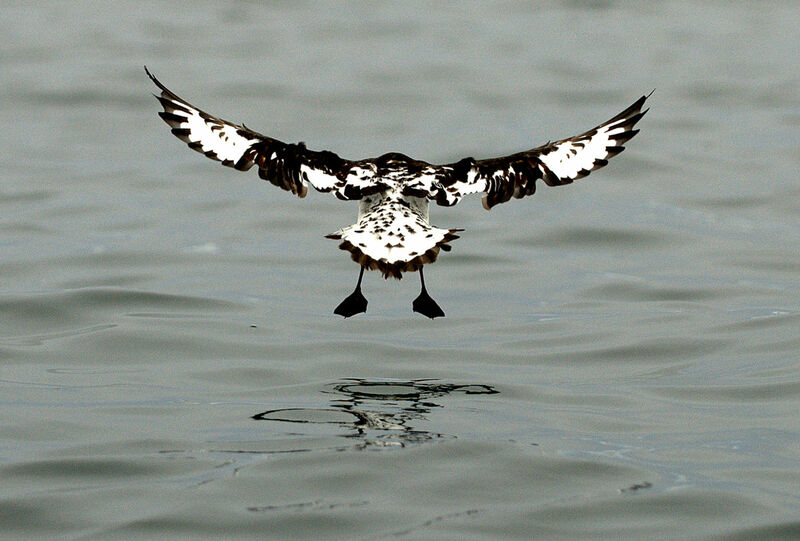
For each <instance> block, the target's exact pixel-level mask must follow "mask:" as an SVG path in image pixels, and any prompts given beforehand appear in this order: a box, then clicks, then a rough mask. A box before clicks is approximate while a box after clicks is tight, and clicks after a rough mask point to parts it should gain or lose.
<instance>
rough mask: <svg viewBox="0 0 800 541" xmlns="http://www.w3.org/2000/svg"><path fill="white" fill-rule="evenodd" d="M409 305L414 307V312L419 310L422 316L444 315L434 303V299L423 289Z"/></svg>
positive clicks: (434, 316)
mask: <svg viewBox="0 0 800 541" xmlns="http://www.w3.org/2000/svg"><path fill="white" fill-rule="evenodd" d="M411 307H412V308H413V309H414V311H415V312H419V313H420V314H422V315H423V316H426V317H429V318H431V319H433V318H436V317H444V312H443V311H442V309H441V308H440V307H439V305H438V304H436V301H435V300H433V299H432V298H431V296H430V295H428V292H427V291H425V290H424V289H423V290H422V292H421V293H420V294H419V297H417V298H416V299H414V302H413V303H411Z"/></svg>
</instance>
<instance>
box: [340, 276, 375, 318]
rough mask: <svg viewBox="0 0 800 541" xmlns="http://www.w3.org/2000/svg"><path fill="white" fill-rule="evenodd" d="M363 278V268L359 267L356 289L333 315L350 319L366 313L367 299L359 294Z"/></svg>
mask: <svg viewBox="0 0 800 541" xmlns="http://www.w3.org/2000/svg"><path fill="white" fill-rule="evenodd" d="M363 277H364V266H363V265H362V266H361V272H360V273H358V283H357V284H356V289H355V290H354V291H353V292H352V293H351V294H350V295H349V296H348V297H347V298H346V299H345V300H343V301H342V302H341V303H340V304H339V306H337V307H336V309H335V310H334V311H333V313H334V314H337V315H340V316H343V317H350V316H354V315H356V314H360V313H361V312H366V311H367V299H366V298H365V297H364V295H362V294H361V279H362V278H363Z"/></svg>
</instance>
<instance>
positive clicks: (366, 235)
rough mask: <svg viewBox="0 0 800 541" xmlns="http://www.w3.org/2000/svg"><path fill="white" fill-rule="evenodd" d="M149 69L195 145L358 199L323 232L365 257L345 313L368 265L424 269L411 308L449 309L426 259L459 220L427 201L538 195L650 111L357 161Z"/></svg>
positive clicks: (283, 181)
mask: <svg viewBox="0 0 800 541" xmlns="http://www.w3.org/2000/svg"><path fill="white" fill-rule="evenodd" d="M145 71H146V72H147V75H148V76H149V77H150V78H151V79H152V80H153V82H154V83H155V84H156V85H157V86H158V88H159V89H160V90H161V93H160V95H156V98H157V99H158V100H159V101H160V102H161V105H162V106H163V108H164V111H162V112H160V113H159V115H160V116H161V118H162V119H163V120H164V121H165V122H166V123H167V124H168V125H169V126H170V127H171V128H172V133H173V135H175V136H176V137H178V138H179V139H181V140H182V141H184V142H186V143H187V144H188V145H189V148H191V149H193V150H196V151H197V152H201V153H202V154H205V155H206V156H208V157H209V158H212V159H214V160H217V161H220V162H222V164H223V165H227V166H229V167H233V168H235V169H239V170H242V171H246V170H249V169H250V168H252V167H253V166H257V167H258V175H259V177H261V178H262V179H264V180H267V181H269V182H271V183H272V184H274V185H276V186H278V187H280V188H282V189H284V190H287V191H290V192H292V193H294V194H296V195H298V196H299V197H305V196H306V194H307V193H308V186H309V185H311V187H313V188H314V189H316V190H317V191H320V192H331V193H333V195H335V196H336V197H337V198H339V199H342V200H353V201H358V205H359V207H358V219H357V221H356V223H355V224H353V225H350V226H347V227H343V228H342V229H340V230H339V231H336V232H335V233H332V234H330V235H327V237H328V238H332V239H337V240H340V241H341V242H340V244H339V247H340V248H341V249H343V250H347V251H349V252H350V254H351V257H352V259H353V260H354V261H355V262H356V263H358V264H359V265H360V266H361V271H360V274H359V279H358V285H357V286H356V290H355V291H354V292H353V294H351V295H350V296H349V297H348V298H347V299H345V301H343V302H342V304H340V305H339V306H338V307H337V309H336V310H335V312H336V313H337V314H340V315H343V316H345V317H349V316H351V315H355V314H356V313H360V312H365V311H366V305H367V301H366V299H365V298H364V297H363V295H362V294H361V288H360V286H361V279H362V277H363V272H364V269H369V270H378V271H380V272H381V273H382V274H383V276H384V277H386V278H389V277H394V278H401V277H402V273H404V272H414V271H419V273H420V278H421V281H422V292H421V293H420V296H419V297H417V299H415V301H414V303H413V307H414V310H415V311H417V312H420V313H422V314H424V315H426V316H428V317H431V318H434V317H440V316H444V312H442V310H441V308H439V306H438V305H437V304H436V303H435V301H433V299H431V298H430V296H429V295H428V294H427V291H426V289H425V285H424V278H423V277H422V267H423V265H425V264H427V263H432V262H434V261H436V258H437V257H438V255H439V252H440V250H445V251H447V250H450V246H449V244H448V243H449V242H450V241H452V240H455V239H457V238H458V235H457V234H456V233H457V232H458V231H461V229H454V228H450V229H441V228H438V227H434V226H432V225H431V224H430V222H429V219H428V208H429V205H430V203H431V202H434V203H436V204H438V205H441V206H452V205H455V204H456V203H458V202H459V201H461V199H462V198H463V197H465V196H467V195H470V194H475V193H481V194H483V200H482V201H483V206H484V208H486V209H487V210H489V209H491V208H492V207H493V206H495V205H497V204H499V203H504V202H506V201H508V200H510V199H511V198H512V197H513V198H517V199H519V198H522V197H525V196H528V195H532V194H533V193H534V192H535V190H536V181H539V180H541V181H542V182H544V183H545V184H546V185H548V186H560V185H564V184H569V183H571V182H572V181H574V180H576V179H579V178H582V177H585V176H586V175H588V174H589V173H590V172H591V171H594V170H595V169H598V168H600V167H603V166H604V165H606V164H607V163H608V159H609V158H610V157H612V156H615V155H616V154H619V153H620V152H622V150H624V147H623V144H624V143H625V142H627V141H628V140H629V139H630V138H631V137H633V136H634V135H636V134H637V133H638V130H636V129H634V126H635V124H636V123H637V122H638V121H639V120H640V119H641V118H642V116H643V115H644V114H645V113H646V112H647V110H645V111H642V106H643V105H644V103H645V101H646V99H647V97H648V96H642V97H641V98H639V99H638V100H637V101H636V102H635V103H634V104H633V105H631V106H630V107H628V108H627V109H625V110H624V111H623V112H621V113H620V114H618V115H616V116H615V117H613V118H612V119H610V120H608V121H607V122H604V123H603V124H600V125H599V126H597V127H596V128H594V129H592V130H589V131H587V132H584V133H582V134H580V135H577V136H575V137H570V138H568V139H562V140H560V141H555V142H551V143H547V144H545V145H542V146H539V147H536V148H534V149H531V150H527V151H523V152H518V153H516V154H512V155H510V156H505V157H502V158H491V159H486V160H474V159H473V158H465V159H463V160H460V161H458V162H454V163H450V164H445V165H434V164H429V163H426V162H423V161H419V160H414V159H412V158H409V157H408V156H405V155H403V154H398V153H390V154H384V155H383V156H380V157H378V158H370V159H365V160H358V161H352V160H345V159H343V158H340V157H339V156H337V155H336V154H334V153H333V152H329V151H314V150H309V149H307V148H306V146H305V144H303V143H298V144H291V143H283V142H281V141H278V140H276V139H272V138H269V137H266V136H264V135H262V134H260V133H258V132H255V131H253V130H251V129H250V128H247V127H246V126H244V125H243V124H233V123H231V122H227V121H225V120H222V119H221V118H218V117H215V116H212V115H209V114H208V113H205V112H204V111H202V110H200V109H198V108H197V107H194V106H193V105H191V104H189V103H188V102H187V101H185V100H183V99H181V98H180V97H178V96H177V95H176V94H174V93H173V92H171V91H170V90H169V89H167V88H166V87H165V86H164V85H163V84H161V83H160V82H159V81H158V79H156V78H155V77H154V76H153V75H152V74H151V73H150V72H149V71H147V68H145Z"/></svg>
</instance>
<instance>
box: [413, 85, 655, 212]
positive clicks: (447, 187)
mask: <svg viewBox="0 0 800 541" xmlns="http://www.w3.org/2000/svg"><path fill="white" fill-rule="evenodd" d="M651 94H652V92H651ZM648 97H650V96H649V95H647V96H642V97H641V98H639V99H638V100H637V101H636V103H634V104H633V105H631V106H630V107H628V108H627V109H625V110H624V111H622V112H621V113H620V114H618V115H617V116H615V117H614V118H612V119H610V120H608V121H607V122H604V123H602V124H600V125H599V126H597V127H596V128H594V129H592V130H589V131H587V132H585V133H582V134H580V135H576V136H575V137H570V138H569V139H562V140H561V141H556V142H554V143H547V144H546V145H542V146H540V147H537V148H534V149H531V150H527V151H525V152H519V153H517V154H512V155H510V156H505V157H502V158H492V159H488V160H473V159H472V158H465V159H463V160H461V161H459V162H456V163H453V164H448V165H442V166H432V168H431V171H430V174H429V175H427V176H426V177H424V178H421V179H420V181H421V183H420V186H416V188H417V190H418V192H424V193H425V195H427V197H429V198H430V199H434V200H436V202H437V203H439V204H440V205H444V206H450V205H455V204H456V203H458V202H459V201H460V200H461V198H462V197H464V196H465V195H469V194H472V193H481V192H483V193H484V194H485V195H484V196H483V206H484V208H486V209H487V210H489V209H490V208H492V207H493V206H495V205H497V204H498V203H505V202H506V201H508V200H509V199H511V198H512V197H515V198H521V197H525V196H526V195H531V194H533V193H534V191H535V190H536V181H537V180H540V179H541V180H542V181H544V183H545V184H547V185H548V186H560V185H563V184H569V183H570V182H572V181H573V180H575V179H579V178H581V177H585V176H586V175H588V174H589V173H590V172H592V171H594V170H595V169H598V168H600V167H603V166H604V165H606V164H607V163H608V159H609V158H610V157H612V156H615V155H617V154H619V153H620V152H622V151H623V150H624V149H625V147H623V146H622V145H623V144H624V143H625V142H627V141H628V140H629V139H630V138H631V137H633V136H634V135H636V134H637V133H639V130H635V129H633V127H634V126H635V125H636V123H637V122H639V120H640V119H641V118H642V116H644V114H645V113H646V112H647V110H644V111H642V106H643V105H644V102H645V101H646V100H647V98H648ZM422 183H425V184H427V185H426V186H423V185H422ZM412 189H413V188H412Z"/></svg>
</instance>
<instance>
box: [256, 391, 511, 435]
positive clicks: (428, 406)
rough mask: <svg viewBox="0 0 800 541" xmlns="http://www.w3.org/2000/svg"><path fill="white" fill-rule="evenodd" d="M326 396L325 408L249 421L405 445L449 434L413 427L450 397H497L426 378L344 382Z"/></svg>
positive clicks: (290, 411) (266, 415)
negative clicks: (322, 428) (317, 427)
mask: <svg viewBox="0 0 800 541" xmlns="http://www.w3.org/2000/svg"><path fill="white" fill-rule="evenodd" d="M323 392H324V393H327V394H330V395H331V396H332V398H331V401H330V407H328V408H314V409H312V408H284V409H275V410H268V411H264V412H262V413H259V414H257V415H254V416H253V419H255V420H258V421H273V422H285V423H313V424H327V425H331V424H332V425H339V426H341V427H342V428H343V429H345V430H346V431H347V433H345V434H341V436H343V437H346V438H353V439H356V440H357V442H355V444H356V446H357V447H360V448H379V447H390V446H400V447H402V446H406V445H409V444H415V443H422V442H424V441H429V440H433V439H439V438H454V437H455V436H454V435H447V434H439V433H435V432H430V431H426V430H420V429H417V428H415V425H416V424H419V423H421V422H425V421H428V418H427V415H428V414H429V413H430V412H431V411H432V410H434V409H436V408H441V407H443V406H442V405H441V404H440V403H439V401H440V399H443V398H444V397H446V396H447V395H450V394H453V393H460V394H467V395H469V394H475V395H477V394H497V392H498V391H496V390H495V389H494V388H493V387H491V386H489V385H480V384H478V385H475V384H473V385H459V384H453V383H443V382H440V381H437V380H432V379H417V380H410V381H391V380H366V379H357V378H352V379H345V380H342V381H340V382H338V383H333V384H330V385H328V386H327V387H326V389H325V390H324V391H323Z"/></svg>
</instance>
